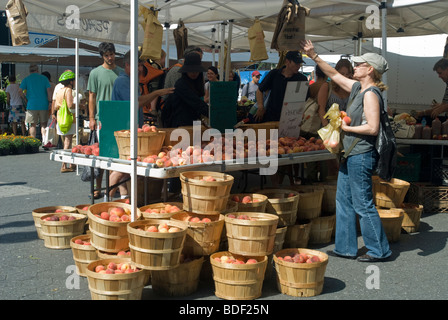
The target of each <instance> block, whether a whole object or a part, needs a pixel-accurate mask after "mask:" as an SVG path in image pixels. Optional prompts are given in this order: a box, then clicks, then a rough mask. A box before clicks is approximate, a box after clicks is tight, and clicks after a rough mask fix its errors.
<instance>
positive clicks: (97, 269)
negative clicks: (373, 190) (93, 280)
mask: <svg viewBox="0 0 448 320" xmlns="http://www.w3.org/2000/svg"><path fill="white" fill-rule="evenodd" d="M102 270H106V268H105V267H104V266H103V265H102V264H99V265H97V266H96V267H95V272H100V271H102Z"/></svg>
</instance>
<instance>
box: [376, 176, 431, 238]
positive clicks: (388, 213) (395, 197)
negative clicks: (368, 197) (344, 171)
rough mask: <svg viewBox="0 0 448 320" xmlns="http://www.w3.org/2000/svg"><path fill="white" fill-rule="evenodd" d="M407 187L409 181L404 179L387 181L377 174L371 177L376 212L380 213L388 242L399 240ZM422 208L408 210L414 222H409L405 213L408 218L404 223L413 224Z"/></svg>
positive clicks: (418, 218) (418, 217)
mask: <svg viewBox="0 0 448 320" xmlns="http://www.w3.org/2000/svg"><path fill="white" fill-rule="evenodd" d="M409 187H410V183H409V182H407V181H404V180H400V179H396V178H392V179H391V180H390V181H389V182H387V181H384V180H382V179H380V178H379V177H377V176H374V177H372V191H373V196H374V200H375V205H376V206H377V208H378V214H379V215H380V218H381V222H382V224H383V228H384V231H385V233H386V236H387V239H388V240H389V242H397V241H399V240H400V234H401V228H402V224H403V220H404V216H405V210H404V209H403V207H405V205H404V203H403V202H404V199H405V196H406V193H407V192H408V190H409ZM409 209H410V206H409ZM422 210H423V208H421V210H409V212H410V214H411V215H412V217H413V219H412V220H413V221H414V222H411V221H412V220H411V219H410V218H409V215H407V216H408V218H407V219H406V222H405V224H411V223H412V225H413V226H415V222H417V220H418V221H419V220H420V215H421V211H422ZM414 212H415V213H416V214H414ZM419 214H420V215H419Z"/></svg>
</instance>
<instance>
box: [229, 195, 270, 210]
mask: <svg viewBox="0 0 448 320" xmlns="http://www.w3.org/2000/svg"><path fill="white" fill-rule="evenodd" d="M246 196H250V197H251V198H252V200H256V201H252V202H249V203H242V202H241V201H242V200H243V198H244V197H246ZM234 197H238V198H239V199H240V201H239V202H237V201H234V200H232V199H233V198H234ZM230 201H232V202H235V203H236V204H237V206H238V209H237V211H241V212H266V205H267V203H268V197H267V196H265V195H264V194H259V193H239V194H232V195H230Z"/></svg>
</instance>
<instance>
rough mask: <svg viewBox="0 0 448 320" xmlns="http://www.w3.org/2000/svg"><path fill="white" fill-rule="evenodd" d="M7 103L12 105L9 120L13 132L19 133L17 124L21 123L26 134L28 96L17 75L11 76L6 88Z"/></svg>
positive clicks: (23, 133) (21, 127)
mask: <svg viewBox="0 0 448 320" xmlns="http://www.w3.org/2000/svg"><path fill="white" fill-rule="evenodd" d="M5 92H6V103H7V104H8V105H9V106H10V109H9V116H8V121H9V123H11V126H12V132H13V133H14V135H15V136H16V135H17V124H18V123H19V124H20V129H21V130H22V135H23V136H26V127H25V106H24V104H25V105H26V96H25V94H24V93H23V91H22V89H20V85H19V84H17V83H16V76H15V75H10V76H9V85H8V86H7V87H6V89H5Z"/></svg>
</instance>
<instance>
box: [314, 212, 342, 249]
mask: <svg viewBox="0 0 448 320" xmlns="http://www.w3.org/2000/svg"><path fill="white" fill-rule="evenodd" d="M335 225H336V214H332V215H326V216H321V217H318V218H315V219H313V223H312V224H311V230H310V239H309V243H310V244H320V243H329V242H330V241H331V236H332V235H333V230H334V227H335Z"/></svg>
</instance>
